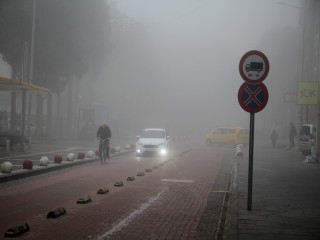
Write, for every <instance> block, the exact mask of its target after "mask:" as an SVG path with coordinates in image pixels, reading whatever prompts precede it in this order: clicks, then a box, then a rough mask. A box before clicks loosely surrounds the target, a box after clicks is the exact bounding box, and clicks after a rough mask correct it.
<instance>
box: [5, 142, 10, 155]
mask: <svg viewBox="0 0 320 240" xmlns="http://www.w3.org/2000/svg"><path fill="white" fill-rule="evenodd" d="M9 152H10V140H6V153H9Z"/></svg>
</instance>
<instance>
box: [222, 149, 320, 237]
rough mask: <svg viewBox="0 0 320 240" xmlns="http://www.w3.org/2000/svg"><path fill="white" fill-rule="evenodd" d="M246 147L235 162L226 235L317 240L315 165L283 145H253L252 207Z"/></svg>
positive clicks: (319, 176)
mask: <svg viewBox="0 0 320 240" xmlns="http://www.w3.org/2000/svg"><path fill="white" fill-rule="evenodd" d="M248 158H249V157H248V149H244V157H243V159H237V160H236V162H235V169H234V171H235V174H234V181H233V193H232V201H231V205H232V210H231V219H230V231H229V236H228V239H230V240H243V239H245V240H250V239H252V240H256V239H259V240H264V239H290V240H292V239H304V240H312V239H320V187H319V186H320V164H319V163H305V162H304V160H305V157H304V156H303V155H302V154H301V153H300V152H298V151H296V150H288V149H286V148H276V149H272V148H270V147H258V146H257V147H255V149H254V156H253V193H252V210H251V211H248V210H247V199H248V195H247V192H248Z"/></svg>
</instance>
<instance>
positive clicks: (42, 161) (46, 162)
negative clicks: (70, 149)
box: [39, 156, 50, 166]
mask: <svg viewBox="0 0 320 240" xmlns="http://www.w3.org/2000/svg"><path fill="white" fill-rule="evenodd" d="M49 162H50V161H49V158H48V157H46V156H42V157H41V158H40V161H39V165H40V166H48V165H49Z"/></svg>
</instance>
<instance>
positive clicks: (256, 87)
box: [238, 82, 269, 113]
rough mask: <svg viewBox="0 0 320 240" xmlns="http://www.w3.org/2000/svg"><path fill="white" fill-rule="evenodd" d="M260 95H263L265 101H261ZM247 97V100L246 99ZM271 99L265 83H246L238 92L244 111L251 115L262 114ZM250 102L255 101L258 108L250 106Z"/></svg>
mask: <svg viewBox="0 0 320 240" xmlns="http://www.w3.org/2000/svg"><path fill="white" fill-rule="evenodd" d="M259 93H262V97H263V99H260V98H261V96H260V95H259ZM246 95H249V96H247V98H246V99H244V97H245V96H246ZM268 99H269V93H268V89H267V87H266V86H265V85H264V84H263V83H259V84H250V83H247V82H244V83H243V84H242V85H241V87H240V88H239V91H238V101H239V104H240V106H241V107H242V109H243V110H245V111H246V112H249V113H257V112H260V111H261V110H262V109H264V107H265V106H266V105H267V103H268ZM250 101H255V102H256V103H257V104H256V105H257V106H256V107H250V106H248V105H249V103H250Z"/></svg>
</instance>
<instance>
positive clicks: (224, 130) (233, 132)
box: [205, 127, 249, 146]
mask: <svg viewBox="0 0 320 240" xmlns="http://www.w3.org/2000/svg"><path fill="white" fill-rule="evenodd" d="M205 142H206V145H207V146H212V145H213V144H218V145H230V146H235V145H237V144H243V145H247V144H248V143H249V131H248V130H247V129H244V128H241V127H221V128H218V129H216V130H215V131H214V132H212V133H209V134H208V135H207V136H206V140H205Z"/></svg>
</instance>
